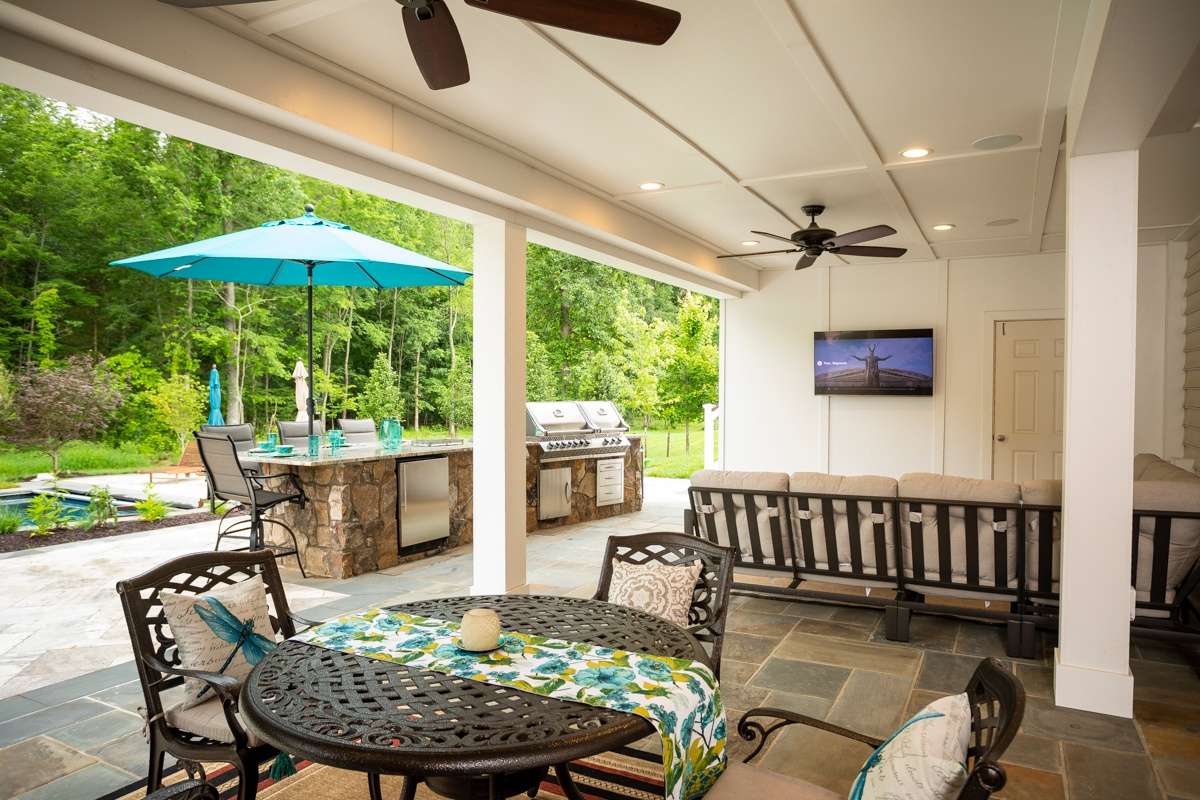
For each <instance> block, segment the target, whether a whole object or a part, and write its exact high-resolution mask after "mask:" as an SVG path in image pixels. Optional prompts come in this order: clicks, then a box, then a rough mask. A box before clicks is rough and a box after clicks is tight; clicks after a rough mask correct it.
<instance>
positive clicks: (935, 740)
mask: <svg viewBox="0 0 1200 800" xmlns="http://www.w3.org/2000/svg"><path fill="white" fill-rule="evenodd" d="M970 738H971V704H970V702H969V701H968V699H967V696H966V695H965V694H955V695H950V696H949V697H942V698H939V699H937V700H934V701H933V702H932V703H930V704H929V705H927V706H925V708H923V709H921V711H920V712H918V713H917V714H915V715H914V716H912V717H911V718H910V719H909V720H908V721H907V722H905V723H904V724H903V725H901V726H900V727H899V728H898V729H896V731H895V732H894V733H893V734H892V735H891V736H889V737H888V738H887V739H886V740H884V743H883V744H881V745H880V746H879V747H878V748H877V749H876V750H875V752H874V753H872V754H871V757H870V758H868V759H867V763H866V764H864V765H863V768H862V769H861V770H860V771H859V773H858V778H857V779H856V780H855V782H854V786H853V789H852V790H851V792H850V800H863V799H864V798H881V799H886V800H953V798H956V797H958V795H959V792H960V791H962V787H963V784H965V783H966V782H967V777H968V775H967V767H966V762H967V747H968V746H969V744H970Z"/></svg>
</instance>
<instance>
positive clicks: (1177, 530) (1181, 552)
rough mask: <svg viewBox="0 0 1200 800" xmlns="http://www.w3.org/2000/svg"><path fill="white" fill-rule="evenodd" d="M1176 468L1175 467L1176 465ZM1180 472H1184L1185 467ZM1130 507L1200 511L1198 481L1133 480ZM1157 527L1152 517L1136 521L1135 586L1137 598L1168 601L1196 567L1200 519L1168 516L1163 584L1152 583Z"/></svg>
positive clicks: (1198, 551)
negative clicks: (1160, 592) (1157, 591)
mask: <svg viewBox="0 0 1200 800" xmlns="http://www.w3.org/2000/svg"><path fill="white" fill-rule="evenodd" d="M1172 466H1173V465H1172ZM1175 468H1176V469H1178V467H1175ZM1180 471H1181V472H1187V470H1180ZM1147 474H1149V473H1147ZM1189 474H1190V473H1189ZM1133 508H1134V510H1135V511H1182V512H1186V513H1198V512H1200V480H1178V479H1170V480H1160V481H1155V480H1142V481H1135V482H1134V484H1133ZM1157 527H1158V521H1157V519H1156V518H1155V517H1152V516H1142V517H1141V518H1140V519H1139V520H1138V544H1137V579H1136V580H1137V582H1136V588H1137V591H1138V596H1139V597H1138V599H1140V600H1149V601H1151V602H1157V603H1161V602H1168V603H1169V602H1171V601H1172V600H1173V599H1174V593H1175V590H1176V589H1178V588H1179V585H1180V584H1181V583H1182V582H1183V580H1184V578H1186V577H1187V576H1188V574H1189V573H1190V572H1191V571H1192V569H1193V568H1195V567H1196V563H1197V560H1198V559H1200V520H1197V519H1184V518H1181V517H1172V518H1171V539H1170V544H1169V545H1168V547H1167V571H1166V576H1165V577H1166V580H1165V582H1164V583H1163V585H1162V587H1155V585H1154V555H1155V554H1154V549H1155V542H1154V539H1155V530H1156V528H1157ZM1056 577H1057V576H1056ZM1155 588H1161V589H1164V590H1165V594H1164V595H1163V596H1162V597H1155V596H1153V595H1154V594H1155V592H1154V589H1155ZM1143 595H1145V596H1143Z"/></svg>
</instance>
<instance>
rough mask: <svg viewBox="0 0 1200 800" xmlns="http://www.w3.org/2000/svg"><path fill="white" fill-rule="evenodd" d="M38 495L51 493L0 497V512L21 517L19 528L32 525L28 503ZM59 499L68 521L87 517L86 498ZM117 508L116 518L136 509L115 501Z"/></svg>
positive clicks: (69, 496) (66, 495) (130, 504)
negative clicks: (12, 513) (13, 513)
mask: <svg viewBox="0 0 1200 800" xmlns="http://www.w3.org/2000/svg"><path fill="white" fill-rule="evenodd" d="M39 494H52V492H15V493H13V494H5V495H0V512H5V511H7V512H10V513H11V512H13V511H16V512H17V513H19V514H20V515H21V526H22V527H24V526H26V525H32V524H33V523H32V521H31V520H30V519H29V515H28V513H27V512H28V510H29V503H30V502H31V501H32V500H33V498H34V497H36V496H37V495H39ZM58 497H59V499H60V500H61V501H62V505H63V515H64V516H65V517H66V518H67V519H68V520H81V519H83V518H84V517H86V516H87V507H88V502H89V500H88V498H87V497H84V496H83V495H73V494H60V495H59V496H58ZM115 504H116V506H117V516H118V517H126V516H129V515H131V514H136V513H137V509H135V508H134V507H133V504H132V503H128V502H122V501H120V500H118V501H115Z"/></svg>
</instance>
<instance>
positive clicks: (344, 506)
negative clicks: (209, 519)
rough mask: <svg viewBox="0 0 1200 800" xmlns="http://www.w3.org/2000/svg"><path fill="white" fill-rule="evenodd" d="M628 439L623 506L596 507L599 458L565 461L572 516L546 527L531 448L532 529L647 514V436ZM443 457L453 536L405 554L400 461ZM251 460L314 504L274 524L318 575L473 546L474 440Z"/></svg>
mask: <svg viewBox="0 0 1200 800" xmlns="http://www.w3.org/2000/svg"><path fill="white" fill-rule="evenodd" d="M629 441H630V444H631V446H630V448H629V450H628V451H627V452H626V454H625V475H624V481H625V498H624V502H623V503H621V504H618V505H611V506H600V507H597V505H596V481H595V470H596V460H595V459H583V458H580V459H575V460H572V461H567V462H560V463H557V464H555V465H554V466H558V467H562V466H570V467H571V468H572V471H573V473H574V475H575V480H574V481H573V484H574V486H573V495H574V497H573V502H572V507H571V511H570V513H569V514H568V515H567V516H566V517H563V518H560V519H555V520H543V521H540V522H539V521H538V518H537V516H538V515H537V497H538V495H537V478H538V470H539V468H540V467H541V464H540V459H541V451H540V449H539V448H538V446H537V445H536V444H533V443H530V444H529V445H527V459H528V461H527V465H528V466H527V470H526V497H527V501H526V502H527V505H528V509H529V512H528V514H527V520H528V524H527V528H526V529H527V530H529V531H533V530H538V529H539V528H547V527H556V526H558V525H564V524H570V523H574V522H584V521H587V520H591V519H598V518H601V517H610V516H615V515H618V514H627V513H631V512H633V511H639V510H641V508H642V477H643V476H642V464H643V459H642V447H641V439H640V437H637V436H631V437H629ZM436 456H445V457H446V458H447V461H448V466H449V469H448V471H449V487H448V489H449V505H450V530H449V535H448V536H447V538H446V539H443V540H440V541H439V542H438V543H436V545H435V546H433V547H432V549H427V550H423V551H421V552H410V550H409V548H404V550H403V551H402V550H401V546H400V545H401V543H400V529H399V525H398V522H397V508H396V496H397V492H396V483H397V482H396V463H397V462H398V461H407V460H412V459H420V458H430V457H436ZM247 459H253V460H254V461H257V462H258V463H259V464H261V465H262V467H263V472H264V473H265V474H267V475H277V474H280V473H285V472H291V473H294V474H295V475H296V477H297V478H298V479H299V481H300V485H301V486H302V487H303V489H304V494H305V496H306V497H307V498H308V502H307V503H306V504H305V505H304V507H303V508H301V507H300V506H299V505H298V504H296V503H287V504H284V505H281V506H277V507H276V508H275V509H273V510H272V511H271V512H270V513H269V514H268V516H267V519H278V520H280V521H282V522H284V523H286V524H287V525H289V526H291V528H292V529H293V530H294V531H295V532H296V539H297V543H298V545H299V550H300V558H301V559H302V560H303V562H304V569H305V571H307V572H308V574H309V575H311V576H315V577H326V578H349V577H352V576H354V575H362V574H365V573H368V572H378V571H379V570H381V569H387V568H389V567H394V566H396V565H397V564H399V563H401V562H402V561H411V560H414V559H417V558H423V557H426V556H428V555H431V554H433V553H437V552H441V551H443V550H446V549H449V548H453V547H458V546H459V545H464V544H468V543H470V542H471V541H472V538H473V533H474V528H473V523H472V519H473V517H472V511H473V509H472V499H473V496H474V491H473V477H474V476H473V474H472V465H473V461H472V447H471V443H470V442H463V443H460V444H454V445H446V446H439V447H419V446H413V445H406V446H404V447H402V448H401V449H399V450H385V449H383V448H380V447H372V446H367V447H364V446H361V445H360V446H351V445H347V446H345V447H343V448H342V449H341V450H340V451H339V452H338V453H337V455H334V454H332V453H330V452H329V451H328V449H323V450H322V453H321V455H320V456H318V457H317V458H309V457H308V456H307V455H306V454H304V455H295V456H290V457H288V458H280V457H278V456H264V455H259V454H257V453H255V454H254V455H252V456H251V455H248V456H247ZM265 532H266V537H267V540H268V541H269V542H270V543H272V544H278V545H290V544H291V540H290V539H287V538H286V534H285V533H284V531H283V529H282V528H280V527H279V526H276V525H270V524H268V525H266V531H265ZM431 544H433V543H431ZM281 563H282V565H283V566H285V567H286V566H289V565H294V563H295V562H294V561H293V560H292V558H291V557H290V556H289V557H285V558H283V559H282V560H281Z"/></svg>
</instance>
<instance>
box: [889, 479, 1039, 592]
mask: <svg viewBox="0 0 1200 800" xmlns="http://www.w3.org/2000/svg"><path fill="white" fill-rule="evenodd" d="M899 492H900V497H901V498H902V502H901V504H900V514H901V517H900V526H901V529H902V531H903V533H902V534H901V538H900V541H901V548H902V550H903V552H904V570H905V575H907V576H909V577H915V578H917V579H918V580H921V579H925V580H941V581H949V582H951V583H957V584H962V585H964V586H975V585H978V586H985V587H997V586H999V587H1000V588H1005V587H1010V586H1013V587H1015V585H1016V574H1017V545H1016V543H1017V541H1018V537H1017V536H1016V525H1017V516H1016V512H1015V511H1013V510H1011V509H1010V510H1008V511H1007V513H1004V512H1001V513H1000V514H997V513H996V511H995V508H996V507H1000V508H1005V507H1008V506H1016V505H1018V504H1019V503H1020V501H1021V487H1019V486H1018V485H1017V484H1015V483H1010V482H1008V481H989V480H980V479H976V478H960V477H955V476H952V475H936V474H933V473H928V472H910V473H908V474H906V475H902V476H901V477H900V486H899ZM913 500H929V501H945V502H946V503H947V504H949V507H948V508H947V509H946V510H945V511H944V512H939V509H938V506H936V505H933V504H932V503H924V504H919V503H913V502H911V501H913ZM956 501H957V502H970V503H983V504H985V505H983V506H981V507H979V508H973V507H972V508H968V507H964V506H961V505H954V503H955V502H956ZM987 504H992V505H987ZM918 506H919V507H918ZM968 516H969V517H970V518H971V523H973V526H972V525H969V523H968ZM939 518H943V519H944V521H945V524H946V526H947V527H948V530H947V531H944V532H943V531H940V530H939ZM917 524H919V525H920V536H919V538H918V539H916V541H917V542H919V545H920V547H919V549H920V556H921V558H920V559H919V561H920V565H921V566H922V567H923V569H917V568H916V565H915V562H917V561H918V559H917V558H916V555H917V551H916V550H915V549H914V538H913V537H914V530H913V528H914V526H915V525H917ZM972 527H973V532H974V541H973V542H970V543H969V542H968V533H969V532H970V531H971V530H972ZM943 540H946V541H945V544H947V545H948V547H949V559H948V564H947V566H948V567H949V569H948V574H943V572H942V570H941V565H942V562H943V559H944V555H945V554H943V553H942V541H943ZM998 554H999V556H1000V558H999V563H1000V565H1001V566H1002V567H1003V574H1002V575H1000V576H998V575H997V569H996V566H997V555H998ZM998 578H1000V580H997V579H998Z"/></svg>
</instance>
